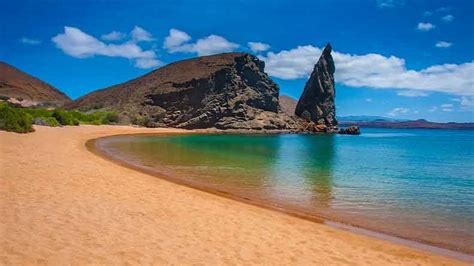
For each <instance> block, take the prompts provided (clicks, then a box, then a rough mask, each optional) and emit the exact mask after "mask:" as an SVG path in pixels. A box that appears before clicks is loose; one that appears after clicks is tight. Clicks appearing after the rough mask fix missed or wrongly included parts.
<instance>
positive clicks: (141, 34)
mask: <svg viewBox="0 0 474 266" xmlns="http://www.w3.org/2000/svg"><path fill="white" fill-rule="evenodd" d="M130 34H131V35H132V39H133V40H134V41H136V42H141V41H143V42H148V41H152V40H153V37H152V35H151V33H149V32H148V31H146V30H144V29H143V28H140V27H138V26H135V27H134V28H133V30H132V32H131V33H130Z"/></svg>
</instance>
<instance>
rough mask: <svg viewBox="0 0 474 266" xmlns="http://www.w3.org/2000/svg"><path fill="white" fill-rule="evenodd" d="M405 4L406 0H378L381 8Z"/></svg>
mask: <svg viewBox="0 0 474 266" xmlns="http://www.w3.org/2000/svg"><path fill="white" fill-rule="evenodd" d="M404 4H405V1H404V0H377V6H378V7H379V8H393V7H396V6H401V5H404Z"/></svg>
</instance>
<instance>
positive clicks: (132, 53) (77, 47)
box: [52, 27, 160, 67]
mask: <svg viewBox="0 0 474 266" xmlns="http://www.w3.org/2000/svg"><path fill="white" fill-rule="evenodd" d="M52 41H53V42H54V43H55V44H56V46H57V47H58V48H59V49H61V50H62V51H63V52H64V53H65V54H67V55H70V56H72V57H76V58H87V57H92V56H95V55H102V56H109V57H123V58H127V59H133V60H136V62H135V65H136V66H137V67H144V66H148V67H154V66H157V65H158V64H159V63H160V62H159V61H158V60H157V59H156V54H155V52H154V51H151V50H143V49H142V48H141V47H140V46H138V45H137V44H136V43H134V42H125V43H122V44H106V43H104V42H102V41H99V40H98V39H96V38H95V37H93V36H91V35H89V34H87V33H85V32H83V31H81V30H80V29H78V28H74V27H64V33H60V34H58V35H56V36H54V37H53V38H52ZM144 59H147V60H148V61H146V62H148V63H146V64H145V63H144V62H145V61H143V60H144ZM152 62H153V63H155V64H152Z"/></svg>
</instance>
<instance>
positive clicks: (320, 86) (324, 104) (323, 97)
mask: <svg viewBox="0 0 474 266" xmlns="http://www.w3.org/2000/svg"><path fill="white" fill-rule="evenodd" d="M331 50H332V48H331V45H330V44H329V43H328V44H327V45H326V47H325V48H324V50H323V53H322V54H321V57H320V58H319V60H318V62H317V63H316V65H314V69H313V72H312V73H311V76H310V78H309V80H308V82H306V86H305V87H304V91H303V94H302V95H301V97H300V99H299V101H298V105H297V106H296V109H295V114H296V115H297V116H299V117H301V118H303V119H305V120H307V121H308V122H314V123H315V124H317V125H321V126H326V127H330V128H332V127H335V126H337V121H336V107H335V104H334V98H335V96H336V91H335V85H334V71H335V67H334V60H333V59H332V56H331Z"/></svg>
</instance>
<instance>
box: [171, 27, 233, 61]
mask: <svg viewBox="0 0 474 266" xmlns="http://www.w3.org/2000/svg"><path fill="white" fill-rule="evenodd" d="M190 40H191V36H189V35H188V34H187V33H186V32H184V31H180V30H177V29H171V30H170V34H169V35H168V36H167V37H166V38H165V42H164V43H163V47H164V48H166V49H167V50H168V51H169V52H170V53H175V52H187V53H197V54H198V55H199V56H203V55H211V54H218V53H224V52H231V51H233V50H235V49H236V48H238V47H239V45H238V44H236V43H233V42H230V41H228V40H226V39H225V38H224V37H222V36H219V35H214V34H212V35H209V36H207V37H204V38H201V39H198V40H197V41H196V42H195V43H189V41H190Z"/></svg>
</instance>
